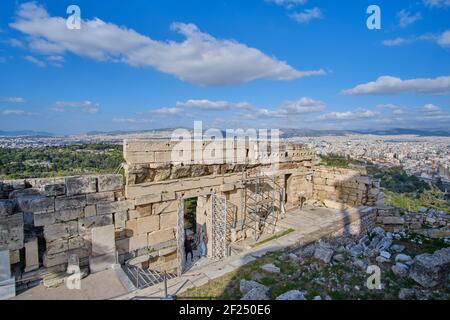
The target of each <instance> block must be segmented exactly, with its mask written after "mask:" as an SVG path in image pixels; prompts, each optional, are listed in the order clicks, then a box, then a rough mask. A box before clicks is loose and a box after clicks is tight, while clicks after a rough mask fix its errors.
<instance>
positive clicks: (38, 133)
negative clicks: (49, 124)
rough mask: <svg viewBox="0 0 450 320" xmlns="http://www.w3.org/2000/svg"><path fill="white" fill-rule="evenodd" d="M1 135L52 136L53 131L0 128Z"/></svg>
mask: <svg viewBox="0 0 450 320" xmlns="http://www.w3.org/2000/svg"><path fill="white" fill-rule="evenodd" d="M0 136H1V137H53V136H55V135H54V134H53V133H49V132H44V131H33V130H22V131H2V130H0Z"/></svg>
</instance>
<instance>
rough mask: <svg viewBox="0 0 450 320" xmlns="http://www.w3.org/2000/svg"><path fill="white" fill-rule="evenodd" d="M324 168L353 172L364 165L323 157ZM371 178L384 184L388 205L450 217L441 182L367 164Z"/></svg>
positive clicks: (343, 159) (398, 168)
mask: <svg viewBox="0 0 450 320" xmlns="http://www.w3.org/2000/svg"><path fill="white" fill-rule="evenodd" d="M320 164H321V165H326V166H330V167H335V168H350V167H351V166H352V165H358V164H361V162H360V161H357V160H353V159H350V158H347V157H343V156H338V155H327V156H323V157H322V161H321V163H320ZM367 171H368V174H369V175H370V176H371V177H372V178H374V179H379V180H380V181H381V188H382V189H383V191H384V193H385V195H386V198H385V203H386V204H388V205H391V206H394V207H397V208H400V209H403V210H407V211H419V210H420V209H421V208H429V209H436V210H442V211H445V212H447V213H450V201H449V200H448V199H445V195H444V193H443V192H442V191H441V190H443V189H444V188H443V187H442V181H440V180H438V181H437V182H436V183H428V182H425V181H423V180H421V179H420V178H418V177H416V176H412V175H408V174H407V173H406V171H405V170H404V169H403V168H402V167H390V168H387V167H386V168H385V167H381V166H378V165H375V164H370V163H369V164H367Z"/></svg>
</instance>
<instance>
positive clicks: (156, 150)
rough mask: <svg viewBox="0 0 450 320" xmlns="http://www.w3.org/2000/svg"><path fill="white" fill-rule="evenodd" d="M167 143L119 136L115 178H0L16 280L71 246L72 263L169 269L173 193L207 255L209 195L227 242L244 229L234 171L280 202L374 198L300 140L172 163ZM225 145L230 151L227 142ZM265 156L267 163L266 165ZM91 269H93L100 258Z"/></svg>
mask: <svg viewBox="0 0 450 320" xmlns="http://www.w3.org/2000/svg"><path fill="white" fill-rule="evenodd" d="M174 146H175V144H174V143H170V142H164V141H157V142H154V141H125V142H124V158H125V161H126V165H125V179H126V182H125V184H124V182H123V179H122V176H120V175H97V176H83V177H62V178H54V179H27V180H15V181H4V182H0V250H9V252H10V260H11V264H12V265H14V266H16V267H17V266H20V268H19V273H23V275H22V276H23V278H30V277H31V278H32V277H33V276H36V275H42V274H45V273H47V272H53V271H63V270H64V269H65V267H66V265H67V261H68V256H69V254H72V253H76V254H77V255H78V257H79V259H80V263H81V266H87V265H88V264H89V262H91V264H92V263H93V262H95V261H96V260H99V261H103V262H104V261H111V260H112V259H113V258H114V257H113V255H112V251H115V250H117V252H118V259H119V262H120V263H124V262H125V261H128V262H129V263H132V264H133V263H135V264H139V265H140V266H142V267H144V268H145V267H150V268H152V269H160V270H167V271H175V270H176V268H177V259H176V258H177V241H176V228H177V212H178V206H179V204H180V200H181V199H187V198H193V197H196V198H197V199H198V201H197V224H198V225H201V226H202V227H203V228H204V230H205V231H206V235H207V238H208V242H207V249H208V250H207V251H208V254H211V251H212V250H211V249H212V238H213V237H212V232H213V231H212V212H211V210H212V203H211V194H212V193H214V194H216V195H219V196H220V197H222V198H225V199H226V200H227V205H228V208H229V209H231V210H232V212H233V213H234V214H233V221H231V225H232V226H235V227H234V228H231V229H230V230H229V233H228V235H227V237H228V238H229V241H230V242H235V241H238V240H242V239H245V238H246V237H250V236H252V234H251V231H252V230H242V228H241V226H242V223H243V218H244V213H243V212H242V209H243V207H242V201H243V199H244V197H245V192H246V190H245V186H244V185H243V180H242V179H243V177H244V176H256V175H259V174H264V175H267V176H270V177H272V178H273V179H274V181H275V183H276V184H277V185H278V186H280V187H281V188H284V189H285V191H286V199H285V200H286V208H287V209H289V208H292V207H295V206H298V205H299V204H300V203H301V201H302V199H303V200H313V201H317V200H318V201H321V202H323V203H324V204H325V205H327V206H330V207H332V206H335V207H338V209H341V208H342V207H358V206H361V205H368V206H371V205H374V204H376V203H379V202H380V201H382V196H381V193H380V192H379V185H378V184H377V182H373V181H371V180H370V179H369V177H368V176H367V172H365V171H364V169H357V170H355V169H333V168H328V167H315V166H314V154H313V152H312V150H310V149H307V148H305V147H304V146H302V145H295V144H287V145H283V146H280V149H279V150H278V152H276V153H271V152H269V153H267V152H266V153H264V152H259V150H258V146H257V145H255V144H254V143H253V142H248V141H247V144H246V147H245V152H244V156H243V157H244V158H243V159H240V162H239V163H240V164H233V163H220V161H218V162H214V161H211V162H210V163H203V164H196V163H193V162H192V161H190V160H189V159H187V160H186V161H183V162H177V161H172V150H173V147H174ZM209 147H210V144H208V143H203V144H201V145H199V146H196V145H192V150H191V151H192V153H194V152H195V150H196V148H200V149H201V151H202V152H203V154H205V153H204V152H205V150H208V148H209ZM232 149H233V152H234V154H235V156H236V157H237V156H238V154H237V145H233V147H232ZM192 153H191V154H190V156H192ZM206 158H208V157H206ZM268 159H270V160H272V161H275V162H276V163H277V165H276V166H271V165H270V164H269V163H267V162H266V160H268ZM244 172H245V175H244V174H243V173H244ZM364 224H365V222H364ZM101 227H104V229H105V230H104V232H105V233H103V228H101ZM94 228H95V230H98V231H99V237H100V239H102V238H103V237H105V239H106V238H107V239H109V238H110V235H109V234H108V233H107V231H108V230H110V229H111V230H114V232H115V235H114V241H115V243H110V241H109V240H108V244H107V245H106V244H105V248H103V249H102V248H100V249H98V247H97V249H94V250H93V249H92V247H93V246H94V247H95V246H97V244H95V243H94V244H93V241H94V240H93V236H92V234H93V233H92V231H93V229H94ZM97 228H99V229H97ZM94 242H95V241H94ZM93 251H99V252H101V253H102V255H100V256H99V255H98V252H93ZM102 259H106V260H102ZM108 263H109V262H108ZM96 267H99V268H100V269H101V267H102V265H101V263H100V266H98V265H96ZM16 269H17V268H16ZM16 274H17V273H16Z"/></svg>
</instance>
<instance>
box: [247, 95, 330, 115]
mask: <svg viewBox="0 0 450 320" xmlns="http://www.w3.org/2000/svg"><path fill="white" fill-rule="evenodd" d="M325 108H326V105H325V103H324V102H322V101H319V100H314V99H311V98H308V97H302V98H300V99H298V100H296V101H286V102H284V103H283V104H281V105H280V106H279V107H278V108H276V109H274V110H271V109H266V108H256V107H253V108H251V109H249V112H248V113H244V114H240V115H241V116H243V117H244V118H246V119H259V118H286V119H288V118H293V117H295V116H297V115H304V114H307V113H315V112H321V111H323V110H325Z"/></svg>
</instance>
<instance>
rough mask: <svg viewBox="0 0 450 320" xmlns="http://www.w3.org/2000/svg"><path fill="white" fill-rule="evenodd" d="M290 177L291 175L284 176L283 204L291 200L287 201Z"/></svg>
mask: <svg viewBox="0 0 450 320" xmlns="http://www.w3.org/2000/svg"><path fill="white" fill-rule="evenodd" d="M291 177H292V174H286V175H284V186H283V188H284V199H283V200H284V202H285V203H287V202H288V200H291V199H289V191H290V190H289V184H290V181H289V180H290V179H291Z"/></svg>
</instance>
